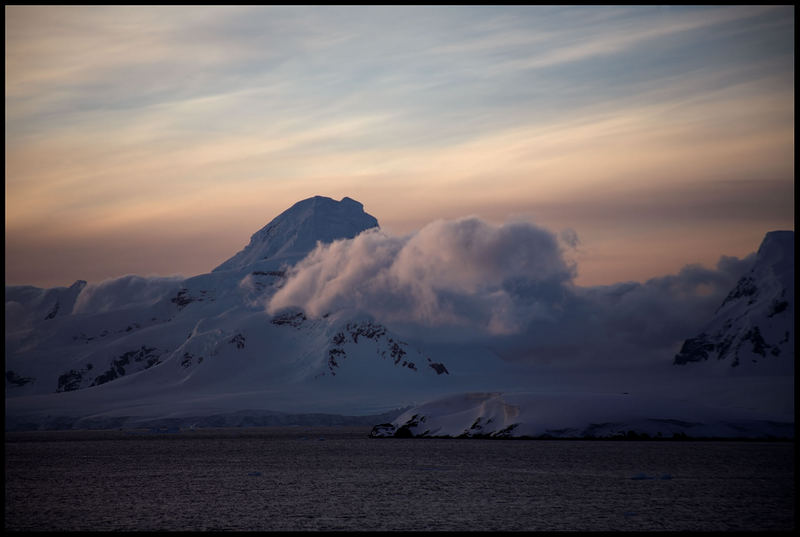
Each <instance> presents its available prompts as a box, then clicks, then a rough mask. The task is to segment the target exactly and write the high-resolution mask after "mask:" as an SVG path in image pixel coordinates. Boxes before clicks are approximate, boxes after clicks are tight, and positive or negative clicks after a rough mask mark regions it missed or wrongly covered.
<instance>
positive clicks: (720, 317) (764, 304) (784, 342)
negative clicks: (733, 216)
mask: <svg viewBox="0 0 800 537" xmlns="http://www.w3.org/2000/svg"><path fill="white" fill-rule="evenodd" d="M711 358H713V360H712V361H715V362H717V364H716V367H720V368H739V369H750V370H752V369H755V368H757V370H758V371H759V372H761V373H766V372H772V373H782V374H790V375H791V374H793V373H794V232H793V231H772V232H770V233H767V235H766V237H765V238H764V241H763V242H762V243H761V246H760V247H759V249H758V252H757V254H756V261H755V264H754V265H753V268H752V269H751V270H750V271H749V272H748V273H747V274H745V275H744V276H742V278H741V279H740V280H739V282H738V283H737V285H736V287H735V288H734V289H733V290H732V291H731V292H730V293H729V294H728V296H727V297H726V298H725V300H724V301H723V303H722V304H721V305H720V307H719V308H718V309H717V311H716V313H715V315H714V317H713V318H712V319H711V320H710V321H709V322H708V324H707V325H706V326H705V327H704V328H703V330H702V332H701V333H700V334H699V335H697V336H695V337H693V338H690V339H687V340H686V341H685V342H684V344H683V347H682V348H681V350H680V352H679V353H678V354H677V355H676V356H675V362H674V363H675V364H677V365H687V364H693V363H696V362H701V361H706V360H709V359H711Z"/></svg>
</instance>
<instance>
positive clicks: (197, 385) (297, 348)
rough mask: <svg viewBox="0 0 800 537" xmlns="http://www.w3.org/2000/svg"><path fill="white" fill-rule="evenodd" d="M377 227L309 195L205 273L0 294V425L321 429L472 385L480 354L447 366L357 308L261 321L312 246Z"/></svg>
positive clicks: (484, 361)
mask: <svg viewBox="0 0 800 537" xmlns="http://www.w3.org/2000/svg"><path fill="white" fill-rule="evenodd" d="M377 225H378V222H377V220H376V219H375V218H374V217H373V216H371V215H369V214H367V213H365V212H364V210H363V205H362V204H361V203H359V202H357V201H354V200H352V199H350V198H344V199H342V200H341V201H338V202H337V201H335V200H332V199H330V198H324V197H319V196H317V197H314V198H310V199H307V200H303V201H301V202H298V203H296V204H295V205H294V206H292V207H291V208H290V209H288V210H287V211H285V212H283V213H281V214H280V215H279V216H277V217H276V218H275V219H274V220H272V221H271V222H270V223H269V224H267V225H266V226H265V227H264V228H262V229H261V230H260V231H258V232H256V233H255V234H254V235H253V236H252V238H251V241H250V244H248V245H247V246H246V247H245V248H244V249H243V250H242V251H241V252H239V253H237V254H236V255H234V256H233V257H231V258H230V259H229V260H227V261H226V262H224V263H222V264H221V265H220V266H219V267H217V268H216V269H215V270H214V271H212V272H211V273H208V274H203V275H200V276H196V277H192V278H188V279H184V280H181V279H170V278H154V279H147V278H140V277H138V276H125V277H122V278H118V279H116V280H111V281H107V282H101V283H100V284H96V285H89V284H87V283H86V282H83V281H79V282H76V283H75V284H73V285H72V286H71V287H69V288H64V287H60V288H55V289H47V290H45V289H38V288H35V287H30V286H12V287H6V340H5V342H6V356H5V358H6V425H7V427H9V426H10V427H17V428H39V427H44V428H53V427H56V428H59V427H85V426H90V425H91V426H92V427H103V426H109V425H112V426H116V425H117V424H119V423H127V424H133V423H142V422H143V421H148V420H149V421H150V422H152V421H153V420H159V419H161V420H163V419H166V418H167V417H169V418H175V419H177V418H180V419H182V420H183V422H186V423H189V422H192V423H195V422H198V423H206V422H208V417H209V416H216V417H217V418H218V419H217V422H223V423H232V422H238V421H241V420H242V419H243V418H242V412H245V411H246V412H249V413H250V414H252V415H253V416H261V418H258V419H261V420H262V421H263V419H264V418H263V416H264V415H265V414H264V413H265V412H267V414H268V415H270V416H274V415H276V414H275V412H282V413H283V415H285V414H287V413H291V414H295V415H300V414H302V415H304V417H303V418H302V420H301V421H302V422H303V423H307V422H308V420H309V419H310V418H309V416H312V415H315V416H323V417H322V418H320V419H321V420H322V421H321V422H320V423H328V421H326V420H330V418H329V417H325V416H330V415H331V414H336V415H362V416H363V415H364V414H366V413H374V414H380V413H384V412H387V411H390V410H391V409H393V408H399V407H402V406H407V405H408V404H412V403H414V402H416V401H420V400H425V399H427V398H430V397H432V396H434V395H436V394H438V393H441V391H442V390H444V391H445V392H446V391H448V390H455V389H475V388H476V387H477V386H478V385H479V383H480V382H481V381H482V380H485V378H486V377H485V371H483V367H476V366H475V364H476V363H477V362H480V364H481V365H482V366H485V367H487V368H494V369H496V370H498V371H500V370H502V369H503V368H501V367H499V366H498V362H499V359H498V358H496V357H495V356H494V355H491V353H489V352H488V351H481V350H476V349H474V348H463V349H462V348H461V346H459V345H455V346H453V347H451V350H454V351H455V352H456V353H457V354H458V355H459V357H460V360H459V365H455V364H450V363H446V360H442V359H437V358H436V357H434V356H430V355H428V354H426V353H425V352H423V351H422V350H421V346H420V345H418V344H416V343H415V342H413V341H409V340H407V339H405V338H402V337H400V336H399V335H397V334H396V333H394V332H392V331H391V330H390V329H389V328H388V327H386V326H384V325H382V324H380V323H378V322H377V321H376V320H375V319H373V318H371V317H369V316H367V315H364V314H361V313H358V312H347V311H337V312H331V313H330V314H327V315H325V316H324V317H323V318H320V319H311V318H308V317H306V315H305V313H304V312H302V311H300V310H284V311H279V312H277V313H276V314H275V315H270V314H268V313H267V312H266V310H265V306H266V304H267V302H268V301H269V299H270V297H271V296H272V295H273V294H274V293H275V291H276V290H277V289H279V288H280V287H281V286H282V285H283V284H284V282H285V280H286V269H287V268H288V267H289V266H290V265H291V264H292V263H293V262H296V261H298V260H300V259H302V258H303V257H304V256H305V255H307V254H308V253H309V252H310V251H311V250H312V249H314V248H315V246H316V245H317V243H318V242H323V243H326V242H331V241H333V240H336V239H346V238H352V237H354V236H355V235H357V234H358V233H360V232H362V231H366V230H369V229H372V228H375V227H377ZM224 416H228V417H227V418H224ZM270 419H272V418H270ZM220 420H221V421H220ZM237 420H238V421H237ZM282 420H283V421H281V423H286V420H287V419H286V418H285V416H284V418H282ZM303 420H305V421H303ZM362 421H363V420H362Z"/></svg>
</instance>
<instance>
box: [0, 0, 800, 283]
mask: <svg viewBox="0 0 800 537" xmlns="http://www.w3.org/2000/svg"><path fill="white" fill-rule="evenodd" d="M793 49H794V7H792V6H777V7H771V6H704V7H695V6H672V7H664V6H644V7H634V6H614V7H611V6H607V7H593V6H580V7H561V6H555V7H545V6H506V7H493V6H372V7H363V6H358V7H343V6H338V7H336V6H313V7H301V6H235V7H215V6H201V7H183V6H167V7H163V6H128V7H119V6H108V7H104V6H89V7H78V6H73V7H69V6H59V7H54V6H6V7H5V80H6V101H5V102H6V122H5V154H6V159H5V177H6V180H5V199H6V204H5V211H6V220H5V225H6V231H5V252H6V263H5V269H6V284H7V285H19V284H30V285H37V286H40V287H51V286H61V285H70V284H71V283H72V282H74V281H75V280H77V279H84V280H88V281H90V282H92V281H101V280H104V279H108V278H114V277H119V276H122V275H126V274H138V275H142V276H153V275H161V276H169V275H174V274H182V275H185V276H191V275H195V274H200V273H205V272H209V271H211V270H212V269H213V268H214V267H216V266H217V265H219V264H220V263H222V262H223V261H225V260H226V259H228V258H229V257H231V256H232V255H234V254H235V253H236V252H238V251H239V250H241V249H242V247H243V246H244V245H245V244H247V242H248V241H249V238H250V235H251V234H253V233H254V232H256V231H257V230H258V229H260V228H261V227H263V226H264V225H265V224H266V223H268V222H269V221H270V220H271V219H272V218H274V217H275V216H277V215H278V214H279V213H281V212H282V211H284V210H285V209H287V208H288V207H290V206H291V205H292V204H294V203H295V202H297V201H299V200H302V199H305V198H308V197H311V196H314V195H323V196H329V197H332V198H334V199H337V200H338V199H341V198H342V197H344V196H348V197H351V198H353V199H356V200H358V201H360V202H361V203H363V204H364V208H365V210H366V211H367V212H368V213H370V214H372V215H373V216H375V217H376V218H377V219H378V221H379V223H380V225H381V228H382V229H383V231H384V232H385V233H387V234H389V235H392V236H401V235H402V236H405V235H407V234H410V233H413V232H415V231H417V230H420V229H423V228H425V226H427V225H430V224H431V223H432V222H436V221H439V220H444V221H450V222H453V221H458V222H461V221H463V220H459V219H462V218H464V217H477V218H478V219H480V221H481V222H484V223H488V224H487V225H495V226H512V225H513V223H515V222H517V223H519V222H527V223H530V224H533V225H535V226H538V227H541V228H544V229H548V230H551V231H552V232H553V233H556V234H562V236H571V237H573V239H574V240H573V241H572V242H573V244H574V246H575V248H574V249H573V250H572V251H571V252H570V256H571V258H570V262H573V263H574V267H575V273H574V274H573V276H574V282H575V283H577V284H579V285H585V286H594V285H608V284H612V283H616V282H624V281H639V282H644V281H646V280H648V279H651V278H661V277H663V276H665V275H670V274H673V275H675V274H679V273H680V271H681V270H682V269H683V268H684V267H685V266H687V265H688V264H693V263H701V264H703V265H704V266H707V267H714V266H717V263H718V262H719V260H720V259H721V256H738V257H740V258H744V257H745V256H746V255H748V254H749V253H751V252H753V251H755V250H756V249H757V248H758V245H759V244H760V242H761V240H762V239H763V237H764V234H765V233H766V232H768V231H771V230H776V229H792V230H793V229H794V201H793V200H794V52H793ZM451 225H452V224H451ZM565 233H566V234H568V235H563V234H565ZM659 281H660V280H659Z"/></svg>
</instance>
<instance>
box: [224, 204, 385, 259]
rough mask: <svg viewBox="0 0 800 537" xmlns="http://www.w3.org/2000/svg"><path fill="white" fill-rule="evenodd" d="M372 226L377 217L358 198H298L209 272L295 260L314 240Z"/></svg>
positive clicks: (345, 236) (349, 234)
mask: <svg viewBox="0 0 800 537" xmlns="http://www.w3.org/2000/svg"><path fill="white" fill-rule="evenodd" d="M374 227H378V220H377V219H376V218H375V217H374V216H372V215H370V214H367V213H366V212H364V205H363V204H362V203H361V202H358V201H356V200H354V199H352V198H349V197H344V198H342V199H341V201H336V200H334V199H332V198H328V197H325V196H313V197H311V198H307V199H304V200H301V201H298V202H297V203H295V204H294V205H292V206H291V207H289V208H288V209H286V210H285V211H283V212H282V213H281V214H279V215H278V216H276V217H275V218H274V219H273V220H272V221H271V222H270V223H269V224H267V225H266V226H264V227H263V228H261V229H260V230H258V231H256V232H255V233H254V234H253V235H252V236H251V237H250V243H249V244H248V245H247V246H245V247H244V249H243V250H241V251H240V252H239V253H237V254H236V255H234V256H233V257H231V258H230V259H228V260H227V261H225V262H224V263H222V264H221V265H219V266H218V267H217V268H215V269H214V271H213V272H220V271H224V270H238V269H242V268H245V267H248V266H251V265H253V264H256V263H259V262H261V261H264V260H276V259H281V260H284V261H292V260H299V259H300V258H302V257H304V256H305V255H307V254H308V253H309V252H310V251H311V250H313V249H314V247H315V246H316V245H317V242H322V243H329V242H333V241H335V240H337V239H350V238H353V237H355V236H356V235H358V234H359V233H361V232H362V231H364V230H367V229H370V228H374Z"/></svg>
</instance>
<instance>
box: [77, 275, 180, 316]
mask: <svg viewBox="0 0 800 537" xmlns="http://www.w3.org/2000/svg"><path fill="white" fill-rule="evenodd" d="M184 280H185V278H184V277H183V276H163V277H162V276H151V277H142V276H135V275H128V276H122V277H120V278H112V279H108V280H104V281H102V282H99V283H90V284H88V285H86V287H84V288H83V290H82V291H81V294H80V295H78V298H77V300H76V301H75V309H74V310H73V311H74V313H103V312H107V311H113V310H115V309H122V308H128V307H135V306H138V305H141V304H153V303H155V302H157V301H158V300H160V299H161V298H163V297H165V296H167V295H168V294H174V293H176V292H177V291H178V289H180V285H181V282H183V281H184Z"/></svg>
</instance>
